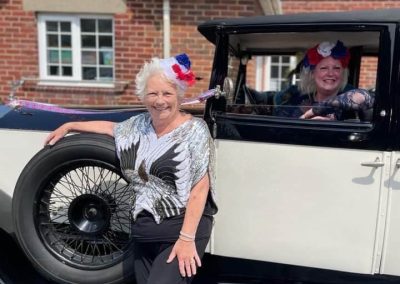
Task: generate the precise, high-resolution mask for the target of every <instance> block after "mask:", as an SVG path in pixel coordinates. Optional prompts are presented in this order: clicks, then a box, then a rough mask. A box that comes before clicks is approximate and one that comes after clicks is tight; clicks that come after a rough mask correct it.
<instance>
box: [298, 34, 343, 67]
mask: <svg viewBox="0 0 400 284" xmlns="http://www.w3.org/2000/svg"><path fill="white" fill-rule="evenodd" d="M329 56H331V57H332V58H334V59H337V60H339V61H340V62H341V64H342V67H343V68H346V67H347V66H348V65H349V61H350V52H349V50H348V49H347V48H346V47H345V46H344V44H343V42H341V41H340V40H338V41H337V42H336V44H335V43H332V42H327V41H324V42H321V43H320V44H318V45H316V46H314V47H313V48H310V49H308V50H307V52H306V55H305V56H304V59H303V66H304V67H305V68H310V69H314V68H315V66H316V65H317V64H318V63H319V62H320V61H321V60H322V59H324V58H326V57H329Z"/></svg>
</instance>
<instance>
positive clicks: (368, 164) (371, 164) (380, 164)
mask: <svg viewBox="0 0 400 284" xmlns="http://www.w3.org/2000/svg"><path fill="white" fill-rule="evenodd" d="M384 165H385V163H384V162H381V160H380V159H379V158H376V159H375V161H373V162H362V163H361V166H363V167H371V168H380V167H383V166H384ZM396 165H397V163H396ZM399 166H400V161H399Z"/></svg>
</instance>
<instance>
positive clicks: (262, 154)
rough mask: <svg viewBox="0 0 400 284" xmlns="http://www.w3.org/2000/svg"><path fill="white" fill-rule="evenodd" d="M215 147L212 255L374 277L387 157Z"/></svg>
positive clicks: (229, 144)
mask: <svg viewBox="0 0 400 284" xmlns="http://www.w3.org/2000/svg"><path fill="white" fill-rule="evenodd" d="M217 121H218V120H217ZM238 123H239V122H238ZM244 127H249V126H248V125H247V126H244ZM251 128H252V130H253V131H255V132H262V131H265V129H263V127H255V126H253V127H251ZM303 135H308V134H306V133H305V132H304V134H303ZM317 135H318V134H316V135H315V136H317ZM315 139H318V138H317V137H315ZM288 141H289V140H288ZM292 141H293V139H292ZM216 145H217V171H216V174H217V189H218V204H219V209H220V210H219V213H218V214H217V216H216V225H215V229H214V239H213V244H214V245H213V248H214V253H215V254H217V255H224V256H230V257H239V258H246V259H254V260H262V261H270V262H277V263H285V264H295V265H301V266H309V267H318V268H327V269H334V270H341V271H351V272H358V273H373V271H374V267H375V265H377V263H376V262H379V255H378V254H377V251H376V250H377V245H378V243H377V237H379V238H380V239H381V238H382V236H383V226H384V224H385V217H384V216H380V214H379V212H380V208H381V206H382V205H383V204H381V199H382V198H383V197H384V196H385V195H386V194H387V190H388V186H387V185H386V184H385V183H384V179H383V176H384V175H385V172H388V170H389V166H390V158H391V153H390V152H385V151H379V150H361V149H351V148H340V147H323V146H310V145H298V144H285V143H276V142H257V141H237V140H236V141H233V140H228V139H223V138H221V139H217V142H216Z"/></svg>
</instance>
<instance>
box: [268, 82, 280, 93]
mask: <svg viewBox="0 0 400 284" xmlns="http://www.w3.org/2000/svg"><path fill="white" fill-rule="evenodd" d="M270 88H271V91H277V90H279V82H278V81H277V80H276V79H274V80H272V79H271V86H270Z"/></svg>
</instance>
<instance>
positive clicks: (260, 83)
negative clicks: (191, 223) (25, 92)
mask: <svg viewBox="0 0 400 284" xmlns="http://www.w3.org/2000/svg"><path fill="white" fill-rule="evenodd" d="M399 28H400V10H384V11H379V10H377V11H359V12H341V13H318V14H298V15H278V16H263V17H252V18H239V19H225V20H213V21H208V22H205V23H202V24H201V25H199V26H198V30H199V32H200V33H201V34H202V35H204V37H205V38H206V39H207V40H209V41H210V42H211V43H213V44H214V45H215V55H214V61H213V63H212V64H211V63H210V74H211V80H210V85H209V87H210V89H211V88H217V87H219V88H220V90H222V92H217V94H216V96H214V97H212V98H209V99H208V100H207V103H206V107H205V110H204V114H203V115H204V119H205V120H206V121H207V123H208V125H209V128H210V132H211V133H212V136H213V137H214V139H215V142H216V163H217V166H216V179H217V199H218V205H219V212H218V214H217V215H216V218H215V225H214V229H213V235H212V238H211V241H210V243H209V246H208V253H207V255H206V257H205V268H206V267H208V270H207V272H209V273H210V275H212V276H213V277H214V276H215V277H214V278H215V281H220V280H218V279H224V281H225V282H227V281H230V282H235V281H236V282H239V283H246V282H247V283H264V282H265V281H267V280H266V279H278V280H279V279H283V278H289V279H297V280H299V281H314V283H322V282H324V281H326V282H329V283H334V281H335V279H336V280H337V282H336V283H353V282H352V281H353V280H354V279H361V281H364V280H365V281H369V282H368V283H375V282H373V281H375V280H379V281H383V280H388V281H400V265H399V263H400V206H399V205H400V170H399V167H400V152H399V151H400V134H399V133H400V132H399V128H400V125H399V120H400V80H399V76H400V70H399V67H400V30H399ZM336 40H340V41H342V42H343V43H344V44H345V45H346V46H347V47H348V48H349V49H350V52H351V61H350V64H349V84H350V85H352V86H354V87H358V88H363V89H366V90H368V91H369V93H370V94H371V96H373V98H374V105H373V108H371V109H368V110H357V111H356V110H354V111H353V113H352V115H351V116H348V117H346V119H342V120H329V121H325V120H324V121H322V120H308V119H299V118H293V117H283V116H279V115H277V109H279V108H283V107H286V108H290V107H293V106H291V105H282V104H280V102H281V100H280V96H281V95H282V92H283V91H284V90H285V89H287V88H290V87H293V88H295V86H296V85H297V84H298V80H299V78H298V67H299V66H301V58H302V57H303V56H304V52H305V50H307V49H308V48H310V47H312V46H315V45H316V44H318V43H320V42H323V41H336ZM133 114H135V112H123V111H113V112H109V113H107V112H106V113H89V114H79V113H76V114H73V115H72V114H67V113H60V112H54V111H51V110H48V111H45V110H41V109H30V108H29V107H27V106H26V107H18V108H16V107H15V106H10V105H3V106H0V139H1V146H0V157H2V159H1V163H0V221H1V222H0V227H1V229H2V230H4V231H6V232H7V233H8V234H11V235H13V236H16V240H17V241H18V243H19V245H20V246H21V248H22V250H23V251H24V252H25V254H26V256H27V257H28V259H29V260H30V261H31V262H32V263H33V264H34V267H35V268H37V270H38V271H39V272H40V273H41V274H43V275H44V276H45V277H47V278H49V279H51V280H53V281H56V282H59V283H93V284H94V283H96V284H97V283H126V282H127V281H128V279H132V276H133V273H134V271H132V269H131V265H130V264H129V263H130V261H131V257H132V253H134V251H132V250H131V249H130V245H131V232H130V219H129V218H130V217H129V192H128V191H127V187H126V185H127V183H126V181H125V180H124V178H123V177H122V176H121V173H120V169H119V165H118V161H117V159H116V157H115V149H114V144H113V141H112V139H111V138H109V137H105V136H101V135H100V136H99V135H93V134H79V135H71V136H68V137H66V138H65V139H63V140H62V141H60V142H59V143H57V144H56V145H55V146H54V147H45V148H43V146H42V144H43V141H44V138H45V136H46V135H47V133H48V132H49V131H51V130H52V129H54V128H55V127H57V126H58V125H60V124H61V123H63V122H65V121H68V120H75V119H80V120H82V119H85V120H89V119H111V120H114V121H121V120H123V119H125V118H127V117H129V116H130V115H133ZM204 272H206V269H205V270H204ZM213 277H211V278H213ZM211 278H209V279H211ZM208 281H211V280H208ZM221 281H222V280H221ZM254 281H259V282H254ZM263 281H264V282H263ZM207 283H211V282H207ZM362 283H364V282H362ZM379 283H382V282H379ZM391 283H394V282H391Z"/></svg>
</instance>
